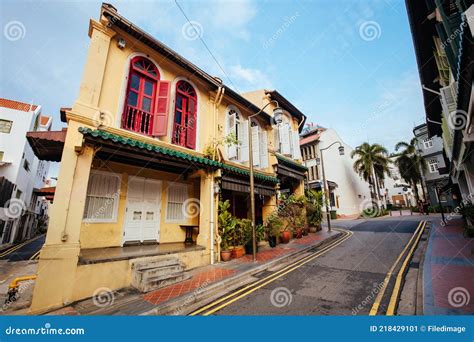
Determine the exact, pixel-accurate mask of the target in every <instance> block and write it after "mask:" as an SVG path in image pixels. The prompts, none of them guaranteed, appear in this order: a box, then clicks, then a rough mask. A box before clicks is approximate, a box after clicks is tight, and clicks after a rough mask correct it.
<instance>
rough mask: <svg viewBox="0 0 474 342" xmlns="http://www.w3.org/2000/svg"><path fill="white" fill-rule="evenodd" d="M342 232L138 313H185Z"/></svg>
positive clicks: (292, 260) (334, 238)
mask: <svg viewBox="0 0 474 342" xmlns="http://www.w3.org/2000/svg"><path fill="white" fill-rule="evenodd" d="M342 234H343V233H342V232H339V233H337V234H334V235H332V236H330V237H328V238H327V239H325V240H322V241H319V242H318V243H316V244H314V245H311V246H308V247H305V248H303V249H301V250H298V251H295V252H292V253H289V254H287V255H284V256H281V257H278V258H275V259H273V260H271V261H269V262H267V263H265V264H262V265H259V266H257V267H255V268H252V269H249V270H247V271H244V272H242V273H239V274H236V275H234V276H232V277H230V278H227V279H224V280H221V281H218V282H215V283H213V284H211V285H209V286H206V287H203V288H198V289H196V290H194V291H193V292H192V293H190V294H185V295H183V296H180V297H177V298H174V299H171V300H169V301H167V302H165V303H162V304H159V305H157V306H156V307H154V308H153V309H151V310H148V311H146V312H143V313H141V314H140V315H187V314H188V313H190V312H192V311H194V310H196V309H198V308H200V307H202V306H204V305H206V304H208V303H210V302H212V301H213V300H215V299H217V298H219V297H221V296H222V295H223V293H222V292H223V291H225V292H224V293H227V292H230V291H233V290H235V289H237V288H238V287H241V286H243V285H245V284H246V283H249V282H251V281H252V280H253V279H252V276H253V275H255V274H257V273H260V272H263V271H266V270H268V269H270V268H272V267H274V266H276V265H278V264H281V263H283V262H289V261H291V262H295V261H297V260H299V259H302V257H300V256H301V255H302V254H304V253H306V252H308V251H309V250H311V249H313V248H317V247H320V246H322V245H323V244H328V243H330V242H332V241H334V240H336V239H337V238H339V237H340V236H341V235H342Z"/></svg>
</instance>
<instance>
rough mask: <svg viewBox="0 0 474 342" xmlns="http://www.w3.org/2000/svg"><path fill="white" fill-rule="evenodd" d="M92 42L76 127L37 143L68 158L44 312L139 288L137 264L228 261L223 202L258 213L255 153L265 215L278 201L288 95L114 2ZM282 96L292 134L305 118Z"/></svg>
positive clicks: (73, 114)
mask: <svg viewBox="0 0 474 342" xmlns="http://www.w3.org/2000/svg"><path fill="white" fill-rule="evenodd" d="M89 37H90V47H89V52H88V57H87V61H86V65H85V68H84V74H83V78H82V83H81V86H80V91H79V96H78V98H77V100H76V101H75V102H74V104H73V106H72V108H63V109H62V110H61V116H62V119H63V120H64V121H65V122H67V130H63V131H60V132H53V133H52V134H50V135H43V136H40V135H35V136H34V137H31V139H30V143H31V144H32V146H33V148H34V150H35V153H36V154H37V155H38V156H40V157H41V158H44V159H47V160H56V161H58V160H60V161H61V168H60V172H59V177H58V182H57V185H56V190H55V195H54V196H55V201H54V204H53V205H52V208H51V209H50V221H49V228H48V234H47V237H46V243H45V245H44V246H43V248H42V250H41V254H40V259H39V272H38V278H37V281H36V285H35V289H34V295H33V301H32V306H31V310H32V312H42V311H45V310H48V309H51V308H54V307H59V306H62V305H64V304H65V303H70V302H72V301H76V300H80V299H83V298H87V297H91V296H93V295H94V292H95V291H96V290H97V289H98V288H103V287H107V288H109V289H111V290H115V289H120V288H124V287H129V286H136V285H137V284H136V281H137V280H136V279H137V275H138V273H139V270H137V267H138V266H137V265H138V264H140V265H143V264H147V263H148V265H152V264H153V263H157V262H159V259H160V258H161V256H162V255H166V257H173V258H178V259H179V261H180V262H181V263H182V264H183V265H184V268H185V270H188V269H192V268H195V267H198V266H202V265H206V264H209V263H214V262H216V261H218V260H219V257H218V256H219V243H218V241H219V236H218V230H217V207H218V201H219V199H229V200H230V201H231V207H232V208H233V209H232V211H233V213H234V215H236V216H238V217H249V214H250V213H249V206H248V205H247V204H248V203H249V196H251V194H249V154H250V153H252V157H253V164H254V165H253V166H254V170H255V173H254V178H255V193H254V194H253V196H255V203H256V217H257V221H263V220H264V219H265V218H266V216H268V215H269V214H270V213H271V212H273V211H274V210H275V208H276V205H277V191H278V186H277V184H279V183H281V179H280V178H279V173H278V168H279V165H280V164H281V162H280V160H279V159H278V158H277V154H278V149H276V148H275V146H276V145H275V144H276V140H275V134H274V128H275V127H278V125H279V124H280V123H277V122H276V121H275V120H274V118H273V116H272V113H273V112H272V109H274V108H275V106H276V104H275V103H274V102H272V100H274V97H275V96H278V95H279V94H278V95H277V94H275V93H272V92H265V91H261V92H259V94H260V95H261V96H260V97H258V96H255V99H257V100H258V101H257V100H255V102H252V101H250V100H249V99H248V97H246V96H241V95H240V94H238V93H236V92H235V91H233V90H232V89H231V88H229V87H227V86H226V85H225V84H223V83H222V81H221V80H220V79H218V78H216V77H212V76H210V75H209V74H207V73H205V72H204V71H203V70H201V69H199V68H198V67H197V66H195V65H194V64H193V63H191V62H190V61H188V60H186V59H185V58H183V57H182V56H179V55H178V54H177V53H176V52H174V51H173V50H171V49H170V48H168V47H167V46H165V45H163V44H162V43H161V42H159V41H158V40H156V39H155V38H153V37H151V36H150V35H148V34H147V33H146V32H144V31H142V30H141V29H139V28H138V27H137V26H135V25H133V24H132V23H131V22H129V21H128V20H127V19H126V18H124V17H123V16H121V15H120V14H119V13H118V11H117V10H116V9H115V8H114V7H113V6H111V5H108V4H103V5H102V7H101V14H100V19H99V21H95V20H91V21H90V26H89ZM278 100H279V102H278V103H279V106H280V107H281V108H283V110H284V111H285V117H286V120H288V122H289V126H285V127H286V128H287V131H286V133H287V134H288V135H289V134H290V126H291V130H294V129H297V128H298V127H300V126H301V125H300V122H301V121H302V120H304V117H300V116H299V115H298V114H299V112H295V111H294V107H293V106H291V105H290V103H289V102H288V103H284V102H283V101H281V99H278ZM267 104H269V105H268V106H267V107H266V109H265V110H264V111H262V112H261V113H260V114H259V115H258V116H254V117H252V118H250V116H252V115H254V114H256V113H258V112H259V111H260V108H262V107H263V106H265V105H267ZM249 121H250V122H249ZM229 137H232V139H228V138H229ZM250 137H251V138H252V147H253V148H252V149H251V150H250V148H249V145H250V144H249V139H250ZM277 137H278V136H277ZM229 140H231V141H230V142H229ZM282 141H283V143H287V139H286V137H285V138H283V139H282ZM45 146H46V148H45ZM284 158H285V160H286V159H289V157H284ZM291 162H292V163H293V164H294V165H293V168H294V169H297V170H298V171H300V170H302V171H301V172H303V173H304V172H305V168H304V166H302V165H301V164H299V163H298V161H294V160H292V159H291ZM292 191H294V192H300V193H302V191H303V182H302V180H301V181H300V183H299V184H296V186H295V187H294V188H293V189H292ZM58 198H61V200H60V201H59V200H58ZM185 240H186V242H188V243H185ZM189 242H191V243H190V244H189Z"/></svg>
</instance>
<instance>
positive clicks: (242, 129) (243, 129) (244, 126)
mask: <svg viewBox="0 0 474 342" xmlns="http://www.w3.org/2000/svg"><path fill="white" fill-rule="evenodd" d="M239 144H240V156H239V159H240V161H242V162H246V161H248V160H249V129H248V122H247V120H242V121H241V122H240V123H239Z"/></svg>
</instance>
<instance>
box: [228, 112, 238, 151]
mask: <svg viewBox="0 0 474 342" xmlns="http://www.w3.org/2000/svg"><path fill="white" fill-rule="evenodd" d="M227 118H228V120H227V128H228V129H227V132H228V133H229V134H231V133H233V134H234V136H236V135H237V132H236V131H235V125H236V123H237V122H236V121H237V117H236V114H235V113H232V114H230V115H228V117H227ZM227 158H229V159H235V158H237V145H235V144H232V145H229V146H227Z"/></svg>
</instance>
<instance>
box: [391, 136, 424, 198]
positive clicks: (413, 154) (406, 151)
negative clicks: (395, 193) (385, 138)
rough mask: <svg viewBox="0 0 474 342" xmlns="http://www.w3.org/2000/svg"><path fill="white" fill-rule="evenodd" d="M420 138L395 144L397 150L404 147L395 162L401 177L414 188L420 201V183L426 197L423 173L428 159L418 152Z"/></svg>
mask: <svg viewBox="0 0 474 342" xmlns="http://www.w3.org/2000/svg"><path fill="white" fill-rule="evenodd" d="M417 145H418V140H417V139H416V138H412V139H411V140H410V142H408V143H407V142H405V141H400V142H399V143H398V144H396V145H395V150H396V151H398V150H400V149H403V151H402V152H401V153H400V155H399V156H398V157H397V159H396V160H395V164H396V165H397V167H398V170H399V171H400V175H401V177H402V178H403V179H404V180H405V181H406V182H407V183H408V184H410V186H411V187H412V188H413V191H414V192H415V198H416V201H417V202H418V201H419V200H420V196H419V194H418V183H420V184H421V190H422V191H423V198H424V199H426V194H425V188H424V187H423V178H422V173H423V172H425V171H426V168H427V165H426V160H425V159H424V158H423V157H422V156H421V155H419V154H418V147H417Z"/></svg>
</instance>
